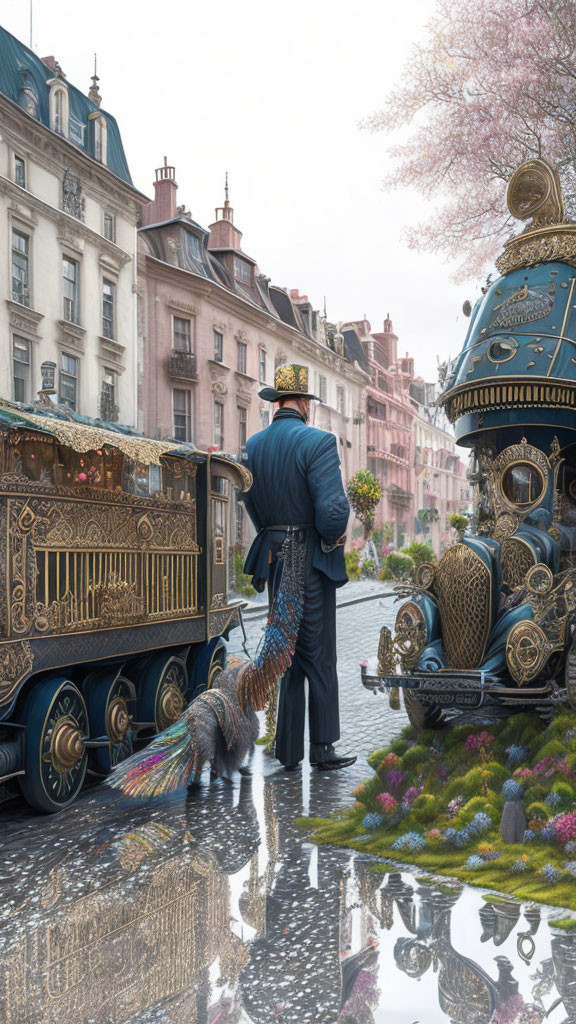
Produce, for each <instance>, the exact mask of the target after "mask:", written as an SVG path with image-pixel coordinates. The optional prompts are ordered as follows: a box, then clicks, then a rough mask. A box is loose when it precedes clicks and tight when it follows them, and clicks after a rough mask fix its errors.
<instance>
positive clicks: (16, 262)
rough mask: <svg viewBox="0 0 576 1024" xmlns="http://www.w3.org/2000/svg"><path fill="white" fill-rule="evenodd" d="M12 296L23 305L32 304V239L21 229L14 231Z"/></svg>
mask: <svg viewBox="0 0 576 1024" xmlns="http://www.w3.org/2000/svg"><path fill="white" fill-rule="evenodd" d="M12 298H13V300H14V302H19V303H21V305H22V306H29V305H30V239H29V237H28V235H23V234H22V232H21V231H14V230H13V231H12Z"/></svg>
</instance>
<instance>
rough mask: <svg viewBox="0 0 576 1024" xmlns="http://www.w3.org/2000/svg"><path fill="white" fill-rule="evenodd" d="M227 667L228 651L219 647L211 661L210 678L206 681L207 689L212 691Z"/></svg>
mask: <svg viewBox="0 0 576 1024" xmlns="http://www.w3.org/2000/svg"><path fill="white" fill-rule="evenodd" d="M225 667H226V649H225V648H224V647H217V648H216V650H215V651H214V654H213V655H212V658H211V660H210V666H209V668H208V678H207V680H206V689H207V690H211V689H212V687H213V686H214V683H215V682H216V680H217V678H218V676H219V675H220V674H221V673H222V672H223V671H224V669H225Z"/></svg>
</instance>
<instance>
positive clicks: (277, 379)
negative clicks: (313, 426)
mask: <svg viewBox="0 0 576 1024" xmlns="http://www.w3.org/2000/svg"><path fill="white" fill-rule="evenodd" d="M258 394H259V395H260V398H263V399H264V401H265V402H277V401H278V400H279V399H280V398H314V399H315V400H316V401H317V402H320V401H321V399H320V398H318V396H317V395H312V394H310V392H309V391H308V367H307V366H300V365H299V364H298V363H287V364H286V365H285V366H278V367H277V368H276V370H275V373H274V387H273V388H262V391H259V392H258Z"/></svg>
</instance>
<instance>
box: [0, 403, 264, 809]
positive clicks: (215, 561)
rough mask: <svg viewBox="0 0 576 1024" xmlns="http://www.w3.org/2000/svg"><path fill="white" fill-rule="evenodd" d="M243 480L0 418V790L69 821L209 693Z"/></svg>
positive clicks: (173, 451)
mask: <svg viewBox="0 0 576 1024" xmlns="http://www.w3.org/2000/svg"><path fill="white" fill-rule="evenodd" d="M248 481H249V475H248V474H247V472H246V471H245V470H244V469H243V468H242V467H241V466H239V465H237V464H236V463H234V462H233V461H232V460H230V459H229V458H227V457H225V456H223V455H218V454H211V455H208V454H203V453H201V452H198V451H196V450H195V449H193V448H192V447H191V446H190V445H184V446H179V445H177V444H172V443H170V442H162V441H151V440H148V439H146V438H142V437H139V436H137V435H134V434H131V433H130V432H129V431H124V430H121V429H118V428H117V429H114V428H111V429H101V428H100V427H98V426H96V425H93V424H91V423H90V422H89V421H86V420H82V419H81V418H80V417H77V416H73V414H70V415H66V414H63V413H62V412H61V410H57V409H55V408H54V407H51V408H50V409H45V410H43V409H42V407H40V406H39V407H35V408H32V407H30V411H28V408H26V409H25V408H21V407H18V406H15V405H10V404H9V403H0V529H1V538H2V539H1V541H0V783H7V782H8V783H11V780H12V779H18V780H19V782H20V786H21V788H22V791H23V793H24V795H25V797H26V799H27V800H28V801H29V802H30V803H31V804H32V805H33V806H35V807H37V808H39V809H41V810H45V811H52V810H57V809H58V808H60V807H63V806H66V805H67V804H69V803H71V802H72V801H73V800H74V798H75V797H76V795H77V794H78V792H79V790H80V788H81V786H82V783H83V781H84V777H85V775H86V772H87V770H91V771H92V772H95V773H97V774H100V775H102V774H105V773H106V772H107V771H108V770H109V769H110V767H111V765H113V764H115V763H117V762H118V761H119V760H122V759H123V758H124V757H126V756H127V755H128V753H130V751H131V750H132V748H133V745H134V743H136V744H138V743H142V742H144V741H145V740H146V739H147V738H149V737H150V736H152V735H154V733H155V732H157V731H158V730H161V729H164V728H165V727H166V726H167V725H170V724H171V723H172V722H174V721H175V720H176V718H178V716H179V715H180V714H181V712H182V710H183V709H184V707H185V704H186V702H187V701H188V699H189V698H190V697H191V696H193V694H194V692H195V691H196V690H199V689H202V688H203V687H204V686H205V685H206V683H207V684H208V685H210V684H211V682H212V680H213V678H214V674H215V673H217V672H218V671H220V670H221V668H222V666H223V663H224V657H225V650H224V646H223V644H222V641H221V637H222V636H227V635H228V632H229V630H230V629H231V628H232V627H233V626H234V625H236V624H237V622H238V609H237V607H236V606H235V605H230V604H229V603H228V587H229V567H228V523H229V508H230V502H231V497H232V489H233V488H234V487H239V488H244V487H245V486H246V485H247V483H248ZM0 788H1V787H0ZM8 791H10V790H9V786H8Z"/></svg>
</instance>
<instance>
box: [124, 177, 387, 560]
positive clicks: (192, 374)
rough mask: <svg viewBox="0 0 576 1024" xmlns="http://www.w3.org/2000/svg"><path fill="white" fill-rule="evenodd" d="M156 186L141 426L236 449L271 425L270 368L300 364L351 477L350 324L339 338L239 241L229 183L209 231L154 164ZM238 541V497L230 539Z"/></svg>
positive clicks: (145, 241)
mask: <svg viewBox="0 0 576 1024" xmlns="http://www.w3.org/2000/svg"><path fill="white" fill-rule="evenodd" d="M154 188H155V197H154V201H153V202H152V203H151V204H150V205H149V206H147V207H145V208H144V209H143V211H142V228H141V230H140V232H139V236H140V237H139V257H138V266H139V294H140V316H139V324H140V326H139V335H140V359H141V373H140V382H141V383H140V395H139V405H140V425H141V428H142V429H143V430H144V432H145V433H146V434H149V435H150V436H151V437H166V438H175V439H176V440H181V441H192V442H194V443H195V444H196V445H197V446H198V447H199V448H204V449H206V448H210V447H213V448H218V449H220V450H223V451H226V452H229V453H231V454H234V455H237V454H239V453H241V452H242V449H243V448H244V446H245V444H246V440H247V438H248V437H250V436H251V434H254V433H256V432H257V431H258V430H261V429H262V428H263V427H265V426H266V425H267V424H268V423H269V422H270V418H271V415H272V407H271V406H270V404H269V403H268V402H263V401H262V400H261V399H260V398H259V397H258V391H259V390H260V389H261V388H262V386H263V385H264V384H271V383H273V379H274V370H275V367H276V366H278V365H280V364H282V363H286V362H299V363H303V364H305V365H307V366H308V367H309V369H310V386H311V388H312V389H313V390H314V391H315V393H316V394H318V395H319V396H320V397H321V398H323V400H324V404H323V405H322V406H316V407H315V410H314V416H315V425H316V426H319V427H321V428H323V429H326V430H330V431H331V432H332V433H334V434H335V435H336V437H337V438H338V445H339V451H340V456H341V462H342V472H343V476H344V478H345V479H348V478H349V477H350V476H351V475H352V474H353V473H354V472H355V471H356V470H357V469H358V468H359V467H360V466H361V465H363V464H364V462H365V442H364V428H363V424H362V422H361V420H362V417H361V415H360V411H361V409H362V405H363V389H364V387H365V385H366V383H367V381H368V374H367V372H366V366H367V364H366V360H365V356H364V352H363V350H362V345H361V344H360V341H359V339H358V337H357V335H356V333H355V332H346V336H344V334H343V333H342V332H340V331H338V330H337V329H336V327H335V326H334V325H330V324H327V323H326V322H325V320H324V318H322V317H321V316H320V315H319V314H318V312H317V311H315V310H314V309H313V307H312V304H311V303H310V302H309V301H308V298H307V297H306V296H302V295H300V294H299V292H298V291H297V290H292V291H287V290H286V289H283V288H279V287H276V286H275V285H273V284H272V283H271V282H270V280H269V279H268V278H267V277H266V276H265V275H264V274H262V273H261V272H260V270H259V269H258V266H257V263H256V261H255V260H254V259H253V258H252V257H250V256H249V255H248V254H247V253H246V252H245V251H244V249H243V248H242V234H241V232H240V231H239V229H238V228H237V227H236V225H235V223H234V212H233V210H232V207H231V206H230V201H229V198H228V191H227V188H226V197H225V201H224V205H223V206H221V207H219V208H218V209H217V210H216V216H215V220H214V223H213V224H211V225H210V226H209V228H204V227H202V226H201V225H200V224H198V223H197V222H196V221H195V220H194V219H193V218H192V217H191V215H190V213H189V212H188V211H187V210H186V209H185V207H183V206H178V199H177V184H176V176H175V170H174V168H173V167H170V166H168V165H167V164H166V163H165V165H164V166H163V167H160V168H158V169H157V171H156V181H155V183H154ZM244 538H245V528H244V523H243V514H242V506H239V507H238V509H237V513H236V539H237V541H238V542H241V541H242V540H243V539H244Z"/></svg>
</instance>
